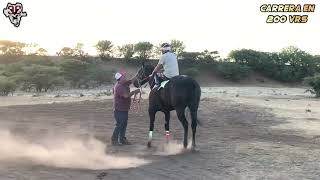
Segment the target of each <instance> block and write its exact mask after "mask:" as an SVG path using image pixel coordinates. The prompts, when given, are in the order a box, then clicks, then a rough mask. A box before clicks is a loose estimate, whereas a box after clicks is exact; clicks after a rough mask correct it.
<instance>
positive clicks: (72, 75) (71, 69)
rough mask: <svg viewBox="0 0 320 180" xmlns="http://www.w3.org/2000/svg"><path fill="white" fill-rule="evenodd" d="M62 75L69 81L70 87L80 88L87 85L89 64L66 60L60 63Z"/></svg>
mask: <svg viewBox="0 0 320 180" xmlns="http://www.w3.org/2000/svg"><path fill="white" fill-rule="evenodd" d="M60 68H61V71H62V75H63V76H64V78H65V79H66V80H68V81H70V83H71V86H72V87H78V88H79V87H80V86H81V85H85V84H87V83H88V81H89V78H88V70H89V63H87V62H84V61H80V60H76V59H66V60H64V61H62V62H61V63H60Z"/></svg>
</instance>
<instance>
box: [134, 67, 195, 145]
mask: <svg viewBox="0 0 320 180" xmlns="http://www.w3.org/2000/svg"><path fill="white" fill-rule="evenodd" d="M153 69H154V67H153V66H152V65H145V64H143V65H142V67H141V68H140V69H139V71H138V73H137V75H136V80H135V81H134V82H133V84H134V86H135V87H141V86H142V85H144V84H145V83H147V82H148V83H149V85H150V88H151V91H150V94H149V109H148V111H149V117H150V127H149V141H148V147H151V141H152V132H153V129H154V121H155V115H156V113H157V112H158V111H161V112H163V113H164V114H165V130H166V135H167V137H168V135H169V121H170V111H173V110H176V113H177V116H178V118H179V120H180V122H181V124H182V126H183V128H184V139H183V146H184V148H187V146H188V121H187V119H186V116H185V109H186V108H187V107H188V108H189V109H190V114H191V120H192V121H191V127H192V133H193V134H192V149H193V150H194V149H195V147H196V142H195V136H196V130H197V124H198V123H199V121H198V118H197V113H198V107H199V102H200V96H201V88H200V86H199V84H198V83H197V82H196V81H195V80H194V79H192V78H191V77H188V76H175V77H173V78H171V79H170V81H169V82H168V83H167V84H166V86H165V87H164V88H162V89H160V90H157V89H153V87H154V85H155V81H154V77H149V76H150V74H152V71H153Z"/></svg>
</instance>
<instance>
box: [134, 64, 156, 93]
mask: <svg viewBox="0 0 320 180" xmlns="http://www.w3.org/2000/svg"><path fill="white" fill-rule="evenodd" d="M153 69H154V66H152V65H150V64H144V63H142V66H141V67H140V69H139V71H138V72H137V75H136V79H135V80H134V81H133V85H134V86H135V87H137V88H138V87H140V86H142V85H144V84H145V83H147V82H148V81H149V79H150V78H149V76H150V75H151V74H152V71H153Z"/></svg>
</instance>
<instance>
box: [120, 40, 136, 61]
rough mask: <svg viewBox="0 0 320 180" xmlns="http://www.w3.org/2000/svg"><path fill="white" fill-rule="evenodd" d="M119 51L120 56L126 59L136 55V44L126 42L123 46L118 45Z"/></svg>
mask: <svg viewBox="0 0 320 180" xmlns="http://www.w3.org/2000/svg"><path fill="white" fill-rule="evenodd" d="M118 51H119V53H120V56H121V57H123V58H124V59H127V60H128V59H130V58H132V56H133V55H134V45H133V44H125V45H123V46H119V47H118Z"/></svg>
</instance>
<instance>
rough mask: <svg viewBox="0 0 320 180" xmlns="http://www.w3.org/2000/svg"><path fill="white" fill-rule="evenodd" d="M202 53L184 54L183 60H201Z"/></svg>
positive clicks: (182, 54)
mask: <svg viewBox="0 0 320 180" xmlns="http://www.w3.org/2000/svg"><path fill="white" fill-rule="evenodd" d="M201 54H202V53H201V52H182V53H181V59H182V60H184V61H196V60H199V59H200V56H201Z"/></svg>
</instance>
